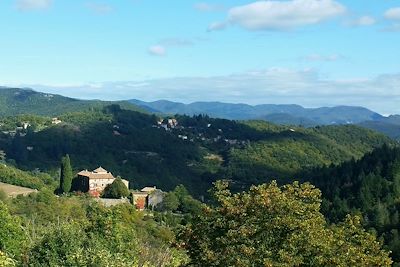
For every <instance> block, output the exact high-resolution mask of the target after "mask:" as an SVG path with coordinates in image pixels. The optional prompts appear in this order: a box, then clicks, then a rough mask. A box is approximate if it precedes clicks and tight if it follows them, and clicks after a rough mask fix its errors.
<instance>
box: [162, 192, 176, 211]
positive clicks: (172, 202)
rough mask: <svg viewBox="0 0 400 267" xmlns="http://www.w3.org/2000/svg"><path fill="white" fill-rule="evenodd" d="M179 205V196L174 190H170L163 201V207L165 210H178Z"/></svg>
mask: <svg viewBox="0 0 400 267" xmlns="http://www.w3.org/2000/svg"><path fill="white" fill-rule="evenodd" d="M178 207H179V198H178V197H177V196H176V194H175V193H174V192H168V193H167V194H166V195H165V197H164V199H163V202H162V209H163V210H165V211H176V210H177V209H178Z"/></svg>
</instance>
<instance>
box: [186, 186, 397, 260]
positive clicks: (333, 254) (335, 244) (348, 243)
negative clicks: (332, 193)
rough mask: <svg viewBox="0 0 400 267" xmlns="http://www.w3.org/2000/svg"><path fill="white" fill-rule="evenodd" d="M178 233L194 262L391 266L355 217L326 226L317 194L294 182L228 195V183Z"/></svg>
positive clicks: (259, 187) (378, 245) (254, 187)
mask: <svg viewBox="0 0 400 267" xmlns="http://www.w3.org/2000/svg"><path fill="white" fill-rule="evenodd" d="M214 196H215V197H216V201H217V204H218V205H217V206H216V207H206V208H205V209H204V211H203V213H202V214H201V216H199V217H198V218H197V219H196V220H195V221H194V222H193V224H192V225H190V226H188V227H187V229H186V230H185V231H184V232H183V233H182V235H181V240H182V241H183V244H184V245H185V247H186V248H187V250H188V253H189V256H190V258H191V265H193V266H390V265H391V263H392V261H391V259H390V257H389V252H386V251H384V250H382V249H381V245H380V244H379V242H378V241H377V240H376V239H375V237H374V236H373V235H371V234H370V233H367V232H365V231H364V230H363V229H362V227H361V224H360V219H359V218H358V217H350V216H349V217H347V218H346V220H345V222H343V223H340V224H337V225H329V224H328V223H327V222H326V220H325V218H324V216H323V215H322V214H321V213H320V211H319V210H320V205H321V193H320V191H319V190H318V189H315V188H314V187H313V186H311V185H310V184H299V183H297V182H295V183H293V184H291V185H286V186H283V187H278V186H277V184H276V183H275V182H272V183H271V184H268V185H267V184H264V185H260V186H253V187H252V188H251V189H250V190H249V191H248V192H244V193H239V194H232V193H231V192H230V191H229V190H228V189H227V183H224V182H218V183H217V184H216V187H215V190H214Z"/></svg>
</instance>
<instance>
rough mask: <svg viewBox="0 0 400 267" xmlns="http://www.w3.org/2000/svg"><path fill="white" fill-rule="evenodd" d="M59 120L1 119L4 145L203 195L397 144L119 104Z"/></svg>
mask: <svg viewBox="0 0 400 267" xmlns="http://www.w3.org/2000/svg"><path fill="white" fill-rule="evenodd" d="M59 119H60V121H61V123H59V124H52V123H51V121H50V118H46V117H38V116H31V117H29V116H17V117H12V118H10V117H8V118H4V119H3V123H2V125H3V126H1V127H3V128H1V127H0V128H1V129H2V130H3V132H2V133H0V150H4V151H5V153H6V160H7V161H9V162H11V163H15V164H16V165H17V166H18V167H20V168H23V169H27V170H33V169H36V168H39V169H40V170H42V171H46V172H50V173H55V172H56V171H57V170H58V168H59V160H60V158H61V157H62V156H63V155H65V154H69V155H70V157H71V160H72V162H73V166H74V167H75V171H79V170H81V169H94V168H97V167H98V166H103V167H105V168H106V169H108V170H109V171H112V172H113V173H114V174H115V175H121V176H122V177H124V178H125V179H129V180H130V181H131V182H132V184H133V186H134V187H140V186H145V185H149V184H154V185H156V186H158V187H160V188H163V189H167V190H170V189H172V188H174V187H175V186H176V185H177V184H180V183H182V184H184V185H185V186H187V187H188V189H189V190H190V191H191V192H192V193H194V194H195V195H200V194H204V193H205V192H206V190H207V189H208V188H209V187H210V186H211V183H212V182H213V181H215V180H216V179H220V178H225V179H230V180H232V181H233V182H234V184H235V186H237V187H238V188H246V187H248V186H250V185H251V184H257V183H262V182H266V181H270V180H272V179H278V180H280V181H289V180H290V179H291V178H292V177H293V176H294V175H295V174H296V173H298V172H299V171H300V170H303V169H309V168H313V167H316V166H323V165H329V164H331V163H335V164H338V163H340V162H343V161H345V160H349V159H351V158H360V157H361V156H362V155H363V154H364V153H366V152H369V151H371V150H372V149H373V148H374V147H379V146H381V145H382V144H384V143H389V144H392V143H393V142H392V141H391V140H390V139H388V138H386V137H384V136H383V135H380V134H377V133H375V132H373V131H370V130H365V129H363V128H359V127H356V126H329V127H317V128H309V129H305V128H300V127H286V126H277V125H273V124H270V123H266V122H263V121H248V122H238V121H229V120H224V119H212V118H209V117H207V116H201V115H199V116H195V117H188V116H176V117H175V119H176V121H177V124H176V125H169V124H168V118H167V119H165V120H164V121H163V122H162V119H161V120H160V118H158V117H157V116H154V115H147V114H144V113H139V112H134V111H131V110H124V109H121V108H120V106H117V105H113V106H109V107H107V108H105V109H93V110H91V111H85V112H73V113H66V114H64V115H62V116H59ZM171 121H172V120H171ZM24 123H25V124H24ZM18 125H19V126H18ZM20 125H25V126H27V127H26V129H25V128H23V127H21V126H20ZM12 127H16V128H17V130H16V131H15V133H13V132H12V131H10V128H12Z"/></svg>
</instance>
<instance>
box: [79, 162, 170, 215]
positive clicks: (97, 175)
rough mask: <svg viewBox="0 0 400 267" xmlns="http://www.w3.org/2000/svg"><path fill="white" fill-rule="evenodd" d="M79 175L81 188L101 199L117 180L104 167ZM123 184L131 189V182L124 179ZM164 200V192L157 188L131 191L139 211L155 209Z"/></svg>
mask: <svg viewBox="0 0 400 267" xmlns="http://www.w3.org/2000/svg"><path fill="white" fill-rule="evenodd" d="M77 175H78V181H79V183H80V185H79V188H81V189H82V191H83V192H88V193H89V194H90V195H91V196H93V197H96V198H99V197H100V195H101V194H102V193H103V191H104V189H105V188H106V187H107V185H109V184H112V183H113V182H114V180H115V179H116V178H115V177H114V176H113V174H112V173H111V172H109V171H107V170H105V169H104V168H102V167H99V168H97V169H95V170H93V171H88V170H83V171H80V172H79V173H78V174H77ZM122 182H123V183H124V185H125V186H126V187H127V188H128V189H129V181H127V180H124V179H122ZM163 198H164V192H163V191H161V190H160V189H157V188H156V187H155V186H154V187H145V188H143V189H141V190H140V191H139V190H136V191H131V199H132V204H133V205H135V207H136V208H137V209H138V210H144V209H146V208H154V207H156V206H157V205H158V204H160V203H161V202H162V201H163ZM116 203H117V202H116Z"/></svg>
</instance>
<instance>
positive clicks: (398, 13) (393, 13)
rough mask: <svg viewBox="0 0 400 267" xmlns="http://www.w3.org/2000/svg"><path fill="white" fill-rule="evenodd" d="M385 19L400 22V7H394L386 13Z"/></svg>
mask: <svg viewBox="0 0 400 267" xmlns="http://www.w3.org/2000/svg"><path fill="white" fill-rule="evenodd" d="M384 17H385V18H386V19H391V20H400V7H394V8H390V9H388V10H387V11H386V12H385V14H384Z"/></svg>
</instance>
